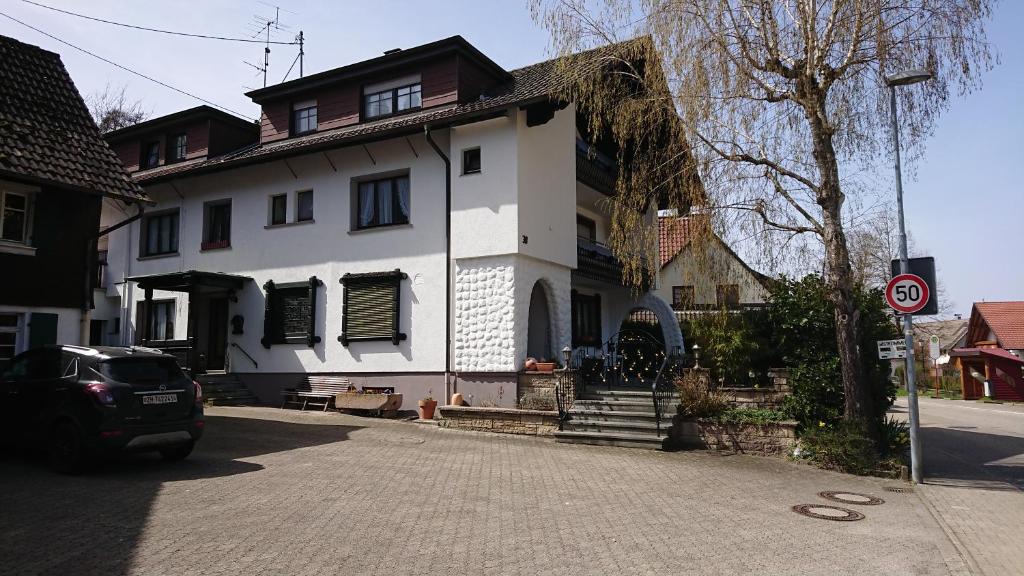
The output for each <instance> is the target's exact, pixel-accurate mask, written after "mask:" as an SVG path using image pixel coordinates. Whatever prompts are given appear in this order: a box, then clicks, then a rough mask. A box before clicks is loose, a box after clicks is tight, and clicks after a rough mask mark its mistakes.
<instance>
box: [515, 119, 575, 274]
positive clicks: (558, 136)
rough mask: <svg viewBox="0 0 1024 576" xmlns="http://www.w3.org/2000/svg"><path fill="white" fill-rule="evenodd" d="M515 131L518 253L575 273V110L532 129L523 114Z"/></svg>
mask: <svg viewBox="0 0 1024 576" xmlns="http://www.w3.org/2000/svg"><path fill="white" fill-rule="evenodd" d="M516 128H517V133H518V138H517V144H518V154H517V157H518V168H517V174H518V189H519V240H520V241H519V253H520V254H525V255H527V256H531V257H533V258H536V259H538V260H546V261H549V262H553V263H555V264H559V265H561V266H565V267H568V268H575V267H576V107H575V106H573V105H570V106H567V107H566V108H565V109H563V110H559V111H557V112H555V116H554V118H552V119H551V120H550V121H548V122H547V123H546V124H542V125H540V126H532V127H530V126H527V125H526V114H525V113H521V114H519V115H518V120H517V123H516ZM523 236H526V237H527V239H528V242H526V243H525V244H524V243H523V242H522V237H523Z"/></svg>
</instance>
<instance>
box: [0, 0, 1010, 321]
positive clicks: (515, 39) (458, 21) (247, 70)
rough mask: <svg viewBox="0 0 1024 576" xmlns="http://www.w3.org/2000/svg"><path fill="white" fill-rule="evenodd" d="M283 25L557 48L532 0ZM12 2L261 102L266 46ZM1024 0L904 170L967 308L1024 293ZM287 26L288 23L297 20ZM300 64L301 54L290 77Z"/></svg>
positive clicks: (2, 6)
mask: <svg viewBox="0 0 1024 576" xmlns="http://www.w3.org/2000/svg"><path fill="white" fill-rule="evenodd" d="M39 1H40V3H43V4H47V5H49V6H53V7H57V8H62V9H65V10H70V11H73V12H79V13H83V14H87V15H89V16H93V17H96V18H103V19H108V20H115V21H118V22H125V23H130V24H135V25H139V26H146V27H152V28H163V29H170V30H178V31H183V32H190V33H197V34H208V35H218V36H231V37H243V38H248V37H251V36H252V34H253V32H252V30H251V27H252V23H253V21H254V20H255V19H256V17H263V18H267V17H269V18H273V17H274V15H275V8H274V4H273V3H271V2H269V1H268V2H263V1H260V0H235V1H203V2H199V1H195V2H185V1H165V2H135V1H128V0H93V1H89V2H83V1H68V0H39ZM277 5H278V6H280V10H279V11H277V14H278V18H279V22H280V24H281V25H282V26H281V27H280V29H278V30H275V31H274V32H273V35H272V38H273V39H274V40H278V41H291V40H293V39H294V37H295V36H296V35H297V34H298V32H299V31H300V30H301V31H302V32H303V35H304V37H305V53H306V54H305V58H304V72H305V74H306V75H309V74H312V73H315V72H320V71H323V70H328V69H331V68H335V67H338V66H342V65H345V64H350V63H353V62H357V61H360V60H365V59H368V58H372V57H375V56H379V55H380V54H382V53H383V52H384V51H385V50H388V49H391V48H410V47H413V46H417V45H419V44H423V43H426V42H431V41H434V40H437V39H440V38H445V37H448V36H452V35H456V34H459V35H462V36H463V37H465V38H466V39H467V40H468V41H469V42H470V43H472V44H473V45H474V46H476V47H477V48H478V49H480V50H481V51H482V52H483V53H484V54H486V55H488V56H489V57H490V58H491V59H492V60H494V61H495V62H497V63H498V64H499V65H501V66H503V67H505V68H506V69H512V68H517V67H520V66H525V65H528V64H532V63H534V62H537V61H540V60H543V59H546V58H548V57H550V54H549V52H550V50H549V46H550V43H549V37H548V33H547V31H546V30H544V29H543V28H542V27H540V26H539V25H537V24H536V23H535V22H534V21H533V19H532V18H531V15H530V11H529V7H528V3H527V0H488V1H486V2H479V1H477V0H473V1H467V0H448V1H444V2H423V1H406V2H401V1H396V0H378V1H376V2H372V3H368V2H354V1H350V0H339V1H334V2H329V1H328V2H324V1H314V0H305V1H291V2H289V1H285V0H280V2H279V3H278V4H277ZM0 13H4V14H7V15H9V16H12V17H14V18H17V19H19V20H22V21H23V22H25V23H27V24H30V25H32V26H34V27H36V28H39V29H40V30H43V31H45V32H47V33H49V34H51V35H53V36H56V37H58V38H60V39H62V40H65V41H67V42H70V43H72V44H75V45H77V46H79V47H81V48H84V49H86V50H89V51H91V52H94V53H95V54H97V55H99V56H102V57H104V58H107V59H108V60H112V61H114V62H116V63H118V64H120V65H122V66H125V67H128V68H131V69H134V70H136V71H138V72H141V73H143V74H146V75H148V76H151V77H153V78H155V79H157V80H160V81H162V82H164V83H166V84H170V85H172V86H174V87H176V88H179V89H181V90H184V91H186V92H190V93H192V94H194V95H196V96H200V97H202V98H204V99H207V100H209V101H211V102H214V103H216V104H218V105H220V106H223V107H226V108H228V109H230V110H232V111H234V112H236V113H238V114H239V115H242V116H247V117H250V118H256V117H258V116H259V109H258V107H257V106H255V105H254V104H253V103H252V101H251V100H249V99H248V98H246V97H245V95H244V93H245V92H246V91H248V90H250V89H255V88H259V87H261V86H262V85H263V77H262V74H261V73H260V72H259V71H257V70H256V69H254V68H253V67H252V66H250V65H249V64H245V63H244V62H245V61H248V62H250V63H253V64H257V65H262V61H263V45H262V44H246V43H240V42H223V41H215V40H206V39H195V38H184V37H180V36H168V35H164V34H157V33H152V32H145V31H139V30H131V29H126V28H119V27H114V26H111V25H108V24H103V23H99V22H92V21H88V20H82V19H80V18H76V17H73V16H68V15H64V14H60V13H56V12H53V11H50V10H46V9H44V8H41V7H38V6H34V5H31V4H28V3H25V2H23V1H21V0H3V1H2V2H0ZM1021 22H1024V2H1020V1H1018V0H1004V1H1003V2H1002V3H1001V4H1000V5H999V6H998V7H997V9H996V14H995V16H994V18H993V19H992V22H991V23H990V24H989V27H988V31H989V40H990V41H991V42H992V43H993V44H994V46H995V48H996V50H997V51H998V53H999V58H1000V63H999V65H997V66H996V68H995V69H994V70H992V71H991V72H989V73H987V74H986V75H985V76H984V77H983V87H982V89H981V90H980V91H977V92H975V93H972V94H969V95H967V96H963V97H959V96H958V97H955V98H954V99H953V100H952V102H951V105H950V108H949V110H948V111H947V112H946V113H945V114H944V115H943V116H941V117H940V118H939V120H938V122H937V125H936V129H935V133H934V134H933V136H932V137H931V139H930V140H929V141H928V142H927V144H926V148H925V152H924V157H923V158H922V159H921V161H920V162H919V163H918V164H917V165H916V166H915V167H914V168H915V170H913V171H912V177H911V178H906V177H905V180H904V202H905V212H906V221H907V227H908V229H909V230H910V231H911V234H912V236H913V238H914V242H915V244H916V246H917V248H918V251H919V252H920V253H921V254H927V255H930V256H934V257H935V260H936V264H937V267H938V269H939V276H940V281H941V282H942V283H943V284H944V285H945V288H946V292H947V298H949V299H950V300H951V301H952V303H953V305H952V312H957V313H961V314H963V315H964V317H965V318H966V317H967V316H968V315H969V314H970V309H971V304H972V303H973V302H975V301H980V300H987V301H997V300H1024V161H1022V159H1021V146H1020V143H1021V141H1022V140H1024V35H1022V34H1020V23H1021ZM286 27H287V28H286ZM0 34H3V35H5V36H12V37H14V38H17V39H19V40H21V41H24V42H28V43H30V44H35V45H38V46H41V47H43V48H46V49H48V50H51V51H54V52H57V53H59V54H60V55H61V57H62V59H63V61H64V65H65V66H66V67H67V69H68V71H69V72H70V74H71V77H72V79H74V81H75V84H76V85H77V86H78V89H79V91H80V92H81V93H82V94H83V95H85V96H88V95H90V94H95V93H98V92H102V91H103V90H104V89H105V87H107V86H108V85H109V86H110V87H112V88H114V89H115V90H120V89H121V88H122V87H124V89H125V92H126V94H127V95H128V97H129V98H130V99H131V100H139V101H141V102H142V104H143V107H144V108H145V109H146V110H147V111H148V112H149V113H150V114H151V115H152V116H161V115H164V114H168V113H171V112H175V111H178V110H182V109H185V108H190V107H193V106H196V105H198V104H200V102H199V101H197V100H195V99H193V98H191V97H189V96H185V95H183V94H180V93H177V92H174V91H172V90H170V89H168V88H165V87H163V86H160V85H157V84H154V83H152V82H150V81H149V80H145V79H142V78H139V77H138V76H135V75H132V74H130V73H128V72H125V71H123V70H120V69H118V68H115V67H113V66H112V65H110V64H108V63H105V62H102V61H100V60H97V59H95V58H93V57H92V56H88V55H85V54H83V53H81V52H79V51H77V50H75V49H74V48H71V47H69V46H66V45H64V44H61V43H60V42H58V41H56V40H54V39H51V38H49V37H47V36H44V35H42V34H40V33H39V32H36V31H33V30H30V29H28V28H25V27H24V26H22V25H21V24H18V23H16V22H12V21H11V20H8V19H6V18H3V17H0ZM297 54H298V50H297V47H296V46H272V47H271V54H270V67H269V70H268V74H267V82H268V84H276V83H278V82H280V81H281V80H282V78H283V77H284V76H285V73H286V72H287V71H288V69H289V67H290V66H291V65H292V63H293V61H294V60H295V58H296V55H297ZM297 75H298V65H297V64H296V65H295V68H294V69H293V70H292V71H291V73H290V75H289V76H288V78H289V79H293V78H295V77H296V76H297Z"/></svg>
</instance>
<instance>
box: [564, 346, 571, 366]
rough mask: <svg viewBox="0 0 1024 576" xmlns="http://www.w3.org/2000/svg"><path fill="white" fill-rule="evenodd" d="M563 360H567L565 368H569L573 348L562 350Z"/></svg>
mask: <svg viewBox="0 0 1024 576" xmlns="http://www.w3.org/2000/svg"><path fill="white" fill-rule="evenodd" d="M562 358H565V367H566V368H568V367H569V362H570V361H571V360H572V348H569V347H568V346H566V347H565V348H562Z"/></svg>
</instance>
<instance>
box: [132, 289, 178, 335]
mask: <svg viewBox="0 0 1024 576" xmlns="http://www.w3.org/2000/svg"><path fill="white" fill-rule="evenodd" d="M143 310H145V302H141V301H140V302H138V303H137V304H136V309H135V319H136V327H137V328H138V327H139V326H141V324H142V323H141V320H142V314H143V312H142V311H143ZM149 339H150V340H174V300H153V302H152V303H151V304H150V306H149ZM142 342H143V335H142V330H138V329H136V331H135V343H136V344H141V343H142Z"/></svg>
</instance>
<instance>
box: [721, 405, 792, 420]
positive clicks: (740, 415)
mask: <svg viewBox="0 0 1024 576" xmlns="http://www.w3.org/2000/svg"><path fill="white" fill-rule="evenodd" d="M715 419H716V420H717V421H718V422H721V423H722V424H775V423H778V422H785V421H786V420H789V416H788V415H787V414H786V413H785V412H783V411H781V410H774V409H772V408H729V409H727V410H725V411H724V412H722V413H720V414H719V415H718V416H717V417H716V418H715Z"/></svg>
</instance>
